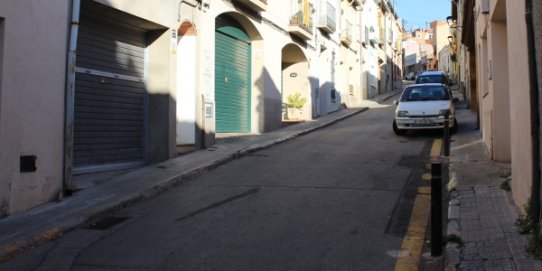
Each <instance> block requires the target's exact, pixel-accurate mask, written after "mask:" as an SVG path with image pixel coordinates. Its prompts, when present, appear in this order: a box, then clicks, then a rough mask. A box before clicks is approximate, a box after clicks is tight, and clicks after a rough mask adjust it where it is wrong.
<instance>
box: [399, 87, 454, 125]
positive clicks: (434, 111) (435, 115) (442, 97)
mask: <svg viewBox="0 0 542 271" xmlns="http://www.w3.org/2000/svg"><path fill="white" fill-rule="evenodd" d="M455 101H457V99H454V98H452V94H451V93H450V91H449V90H448V88H447V86H446V85H443V84H437V83H434V84H417V85H410V86H408V87H407V88H406V89H405V90H404V91H403V93H402V94H401V98H400V99H399V100H398V101H394V102H393V103H394V104H395V105H397V108H396V109H395V120H394V121H393V131H394V132H395V134H397V135H404V134H406V132H407V131H408V130H414V129H443V128H444V115H445V114H446V112H450V115H449V117H450V124H449V125H450V133H455V132H456V131H457V120H456V119H455V107H454V102H455Z"/></svg>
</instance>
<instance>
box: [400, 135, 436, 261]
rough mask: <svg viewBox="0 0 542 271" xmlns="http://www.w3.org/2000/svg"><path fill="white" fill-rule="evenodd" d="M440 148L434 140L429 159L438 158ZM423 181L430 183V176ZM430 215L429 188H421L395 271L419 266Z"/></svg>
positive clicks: (426, 176)
mask: <svg viewBox="0 0 542 271" xmlns="http://www.w3.org/2000/svg"><path fill="white" fill-rule="evenodd" d="M441 146H442V140H441V139H435V140H434V141H433V146H432V147H431V154H430V158H431V159H436V158H438V157H439V156H440V151H441ZM425 167H426V169H431V165H430V164H426V165H425ZM422 179H423V180H425V181H431V174H430V173H425V174H423V175H422ZM430 213H431V187H429V186H422V187H419V188H418V193H417V194H416V199H414V207H413V208H412V214H411V215H410V221H409V223H408V228H407V232H406V234H405V236H404V237H403V244H402V246H401V249H402V251H401V253H399V255H400V256H399V258H398V259H397V263H395V270H396V271H416V270H418V267H419V265H420V259H421V256H422V251H423V245H424V240H425V230H426V229H427V223H428V221H429V214H430Z"/></svg>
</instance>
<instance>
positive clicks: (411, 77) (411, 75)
mask: <svg viewBox="0 0 542 271" xmlns="http://www.w3.org/2000/svg"><path fill="white" fill-rule="evenodd" d="M414 79H416V73H415V72H409V73H407V74H406V75H405V80H414Z"/></svg>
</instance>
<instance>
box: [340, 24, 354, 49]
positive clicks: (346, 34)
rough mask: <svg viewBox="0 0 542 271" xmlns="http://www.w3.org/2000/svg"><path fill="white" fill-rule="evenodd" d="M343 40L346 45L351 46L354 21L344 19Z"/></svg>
mask: <svg viewBox="0 0 542 271" xmlns="http://www.w3.org/2000/svg"><path fill="white" fill-rule="evenodd" d="M341 42H342V43H344V44H345V45H346V46H350V44H351V43H352V23H351V22H349V21H344V22H343V24H342V29H341Z"/></svg>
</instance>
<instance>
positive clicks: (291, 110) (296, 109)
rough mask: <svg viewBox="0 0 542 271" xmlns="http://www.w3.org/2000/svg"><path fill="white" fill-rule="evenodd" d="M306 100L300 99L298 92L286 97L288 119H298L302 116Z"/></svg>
mask: <svg viewBox="0 0 542 271" xmlns="http://www.w3.org/2000/svg"><path fill="white" fill-rule="evenodd" d="M306 102H307V98H305V97H302V96H301V93H300V92H299V91H297V92H295V93H294V94H291V95H289V96H288V118H289V119H300V118H301V117H302V115H303V110H302V109H303V106H304V105H305V103H306Z"/></svg>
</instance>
